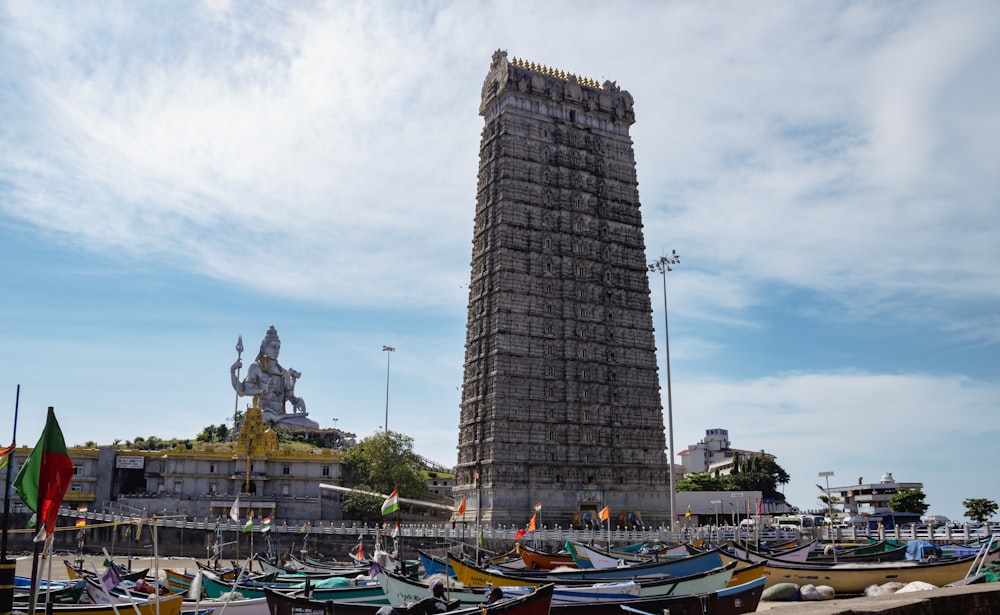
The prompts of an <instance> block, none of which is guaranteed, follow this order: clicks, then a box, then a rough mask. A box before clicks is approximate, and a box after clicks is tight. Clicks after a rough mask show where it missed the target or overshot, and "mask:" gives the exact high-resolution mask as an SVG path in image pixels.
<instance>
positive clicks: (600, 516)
mask: <svg viewBox="0 0 1000 615" xmlns="http://www.w3.org/2000/svg"><path fill="white" fill-rule="evenodd" d="M610 516H611V511H610V510H608V507H607V506H605V507H604V508H602V509H601V512H599V513H597V518H598V519H600V520H601V521H607V520H608V517H610Z"/></svg>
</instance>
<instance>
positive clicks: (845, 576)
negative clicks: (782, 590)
mask: <svg viewBox="0 0 1000 615" xmlns="http://www.w3.org/2000/svg"><path fill="white" fill-rule="evenodd" d="M976 557H977V556H971V557H964V558H958V559H954V560H950V561H939V562H931V563H922V562H913V561H903V562H885V563H858V564H833V565H822V564H820V565H811V564H794V563H787V562H782V561H780V560H768V561H767V562H766V563H765V566H764V576H765V577H766V578H767V587H771V586H772V585H776V584H778V583H796V584H798V585H805V584H807V583H809V584H812V585H829V586H830V587H832V588H833V589H834V591H835V592H836V593H837V595H838V596H839V595H858V594H862V593H864V590H865V588H866V587H868V586H870V585H881V584H883V583H889V582H898V583H903V584H906V583H912V582H913V581H923V582H924V583H930V584H931V585H935V586H937V587H943V586H945V585H947V584H949V583H954V582H956V581H960V580H962V579H964V578H965V576H966V574H968V572H969V570H970V568H971V567H972V564H973V563H974V561H975V559H976Z"/></svg>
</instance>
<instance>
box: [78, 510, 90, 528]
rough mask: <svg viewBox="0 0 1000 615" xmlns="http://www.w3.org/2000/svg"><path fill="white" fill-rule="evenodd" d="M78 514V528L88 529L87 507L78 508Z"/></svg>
mask: <svg viewBox="0 0 1000 615" xmlns="http://www.w3.org/2000/svg"><path fill="white" fill-rule="evenodd" d="M76 514H77V515H79V516H78V517H77V518H76V527H86V525H87V507H86V506H78V507H77V509H76Z"/></svg>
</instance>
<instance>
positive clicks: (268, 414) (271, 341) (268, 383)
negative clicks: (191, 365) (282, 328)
mask: <svg viewBox="0 0 1000 615" xmlns="http://www.w3.org/2000/svg"><path fill="white" fill-rule="evenodd" d="M240 349H242V346H241V347H240ZM280 351H281V340H280V339H279V338H278V332H277V330H275V328H274V327H273V326H271V327H270V328H269V329H268V330H267V333H265V334H264V339H263V340H262V341H261V343H260V352H258V353H257V358H256V359H255V360H254V362H253V363H252V364H250V367H249V368H248V369H247V375H246V378H244V379H243V380H242V381H240V379H239V376H238V374H237V372H238V371H239V370H240V369H241V368H242V367H243V361H242V359H239V358H238V359H236V362H235V363H233V364H232V366H231V367H230V368H229V376H230V380H231V381H232V385H233V390H235V391H236V394H237V395H240V396H243V397H250V396H252V397H253V398H254V402H255V404H256V405H258V406H259V407H260V410H261V415H262V418H263V419H264V422H265V423H267V422H268V421H274V423H275V424H276V425H278V426H279V427H281V426H286V427H308V428H312V429H316V428H318V427H319V423H317V422H316V421H313V420H311V419H309V418H307V417H308V416H309V414H308V412H306V402H305V401H304V400H303V399H302V398H301V397H297V396H296V395H295V381H296V380H298V379H299V378H301V377H302V373H301V372H298V371H296V370H294V369H290V368H289V369H285V368H284V367H282V366H281V364H280V363H278V353H279V352H280ZM286 403H290V404H291V405H292V412H290V413H289V412H286V410H285V404H286Z"/></svg>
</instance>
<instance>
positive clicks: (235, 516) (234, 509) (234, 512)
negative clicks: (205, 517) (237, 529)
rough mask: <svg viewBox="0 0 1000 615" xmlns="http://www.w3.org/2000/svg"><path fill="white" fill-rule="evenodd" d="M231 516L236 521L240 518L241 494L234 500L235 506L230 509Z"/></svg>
mask: <svg viewBox="0 0 1000 615" xmlns="http://www.w3.org/2000/svg"><path fill="white" fill-rule="evenodd" d="M229 518H230V519H232V520H233V521H236V522H239V520H240V496H238V495H237V496H236V501H235V502H233V507H232V508H230V509H229Z"/></svg>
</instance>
